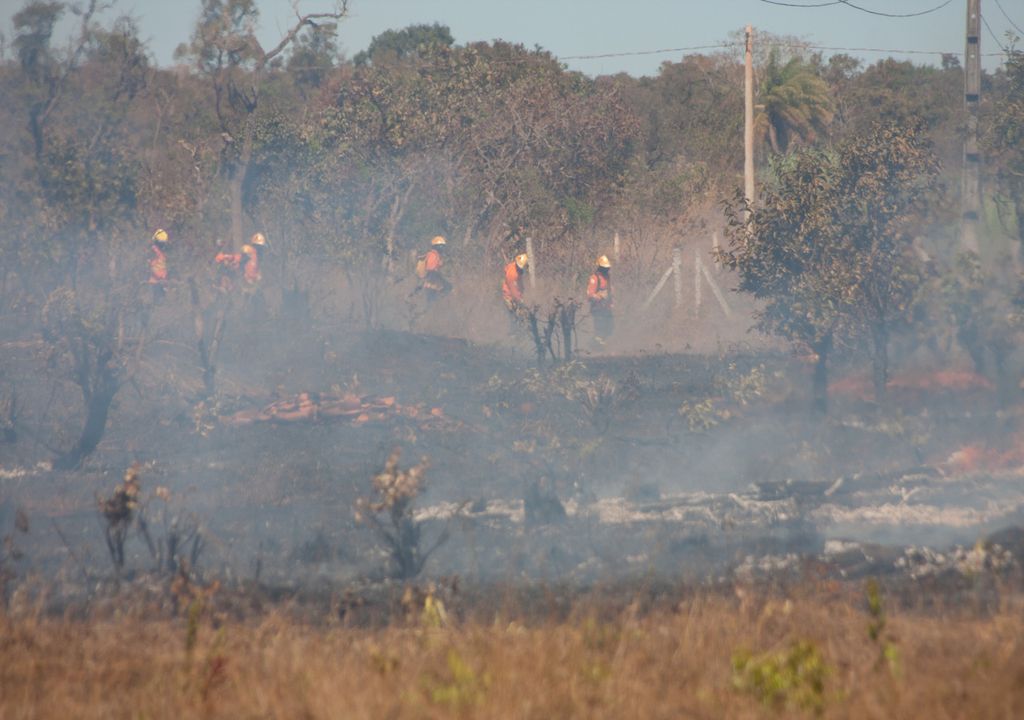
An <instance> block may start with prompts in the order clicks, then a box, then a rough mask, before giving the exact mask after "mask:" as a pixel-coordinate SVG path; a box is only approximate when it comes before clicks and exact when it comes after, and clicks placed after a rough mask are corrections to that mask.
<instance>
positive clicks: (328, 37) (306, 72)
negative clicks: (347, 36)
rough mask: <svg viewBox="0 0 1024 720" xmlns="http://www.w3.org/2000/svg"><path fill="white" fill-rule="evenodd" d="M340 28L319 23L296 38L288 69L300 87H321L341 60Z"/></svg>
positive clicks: (289, 57) (331, 24)
mask: <svg viewBox="0 0 1024 720" xmlns="http://www.w3.org/2000/svg"><path fill="white" fill-rule="evenodd" d="M337 30H338V25H337V23H317V24H316V25H311V26H309V27H307V28H306V29H305V30H304V31H303V32H302V34H300V35H299V36H298V38H296V40H295V43H294V45H295V47H294V48H293V49H292V52H291V54H290V55H289V56H288V64H287V69H288V72H290V73H292V74H293V75H294V76H295V84H296V85H298V86H299V87H300V88H303V89H307V88H308V89H315V88H319V87H320V85H321V84H323V81H324V78H326V77H327V74H328V73H329V72H330V71H331V70H332V69H333V68H334V66H335V63H336V62H337V60H338V44H337V42H336V40H335V36H336V34H337Z"/></svg>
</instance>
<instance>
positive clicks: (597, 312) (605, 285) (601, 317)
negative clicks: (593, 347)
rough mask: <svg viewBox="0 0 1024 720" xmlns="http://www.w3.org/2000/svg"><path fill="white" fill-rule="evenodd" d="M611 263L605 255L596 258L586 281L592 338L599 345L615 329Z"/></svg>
mask: <svg viewBox="0 0 1024 720" xmlns="http://www.w3.org/2000/svg"><path fill="white" fill-rule="evenodd" d="M611 268H612V264H611V261H610V260H608V256H607V255H602V256H601V257H599V258H598V259H597V268H595V270H594V274H593V275H591V276H590V281H589V282H587V300H589V301H590V316H591V317H592V318H594V339H595V340H596V341H597V342H598V344H600V345H604V344H605V341H607V340H608V338H609V337H611V334H612V332H613V331H614V330H615V317H614V316H613V315H612V308H613V307H614V305H613V302H612V280H611V277H610V272H611Z"/></svg>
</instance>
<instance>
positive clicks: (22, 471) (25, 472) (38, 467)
mask: <svg viewBox="0 0 1024 720" xmlns="http://www.w3.org/2000/svg"><path fill="white" fill-rule="evenodd" d="M51 470H53V465H51V464H50V463H48V462H39V463H36V464H35V465H33V466H32V467H30V468H25V467H15V468H10V469H7V468H0V480H20V479H21V478H27V477H34V476H36V475H39V474H41V473H48V472H50V471H51Z"/></svg>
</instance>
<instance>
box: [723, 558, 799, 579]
mask: <svg viewBox="0 0 1024 720" xmlns="http://www.w3.org/2000/svg"><path fill="white" fill-rule="evenodd" d="M799 564H800V556H799V555H797V554H795V553H788V554H786V555H761V556H760V557H755V556H753V555H747V556H746V557H745V558H744V559H743V562H741V563H740V564H739V565H737V566H736V568H735V569H734V570H733V575H734V576H735V577H736V579H737V580H740V581H742V582H753V581H754V580H757V579H759V578H763V577H767V576H770V575H777V574H778V573H780V572H784V571H786V570H792V569H795V568H796V567H798V566H799Z"/></svg>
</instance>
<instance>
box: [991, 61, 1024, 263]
mask: <svg viewBox="0 0 1024 720" xmlns="http://www.w3.org/2000/svg"><path fill="white" fill-rule="evenodd" d="M1004 73H1005V79H1006V86H1005V87H1006V90H1005V94H1004V95H1003V96H1002V97H1001V98H1000V99H999V100H998V101H997V102H996V104H995V111H994V113H993V115H992V118H991V121H990V125H989V128H988V132H986V133H985V136H984V146H985V148H986V149H987V151H988V153H987V154H988V158H987V159H986V162H987V163H988V164H989V165H990V167H993V168H994V171H995V172H994V173H993V174H994V176H995V180H996V198H995V200H996V207H997V208H998V209H999V216H1000V220H1001V221H1002V223H1003V226H1004V227H1006V228H1007V229H1008V230H1010V231H1011V232H1013V233H1014V234H1015V235H1016V237H1017V240H1018V242H1020V243H1022V244H1024V52H1022V51H1020V50H1018V49H1016V48H1011V52H1010V55H1009V57H1008V58H1007V60H1006V65H1005V67H1004Z"/></svg>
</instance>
